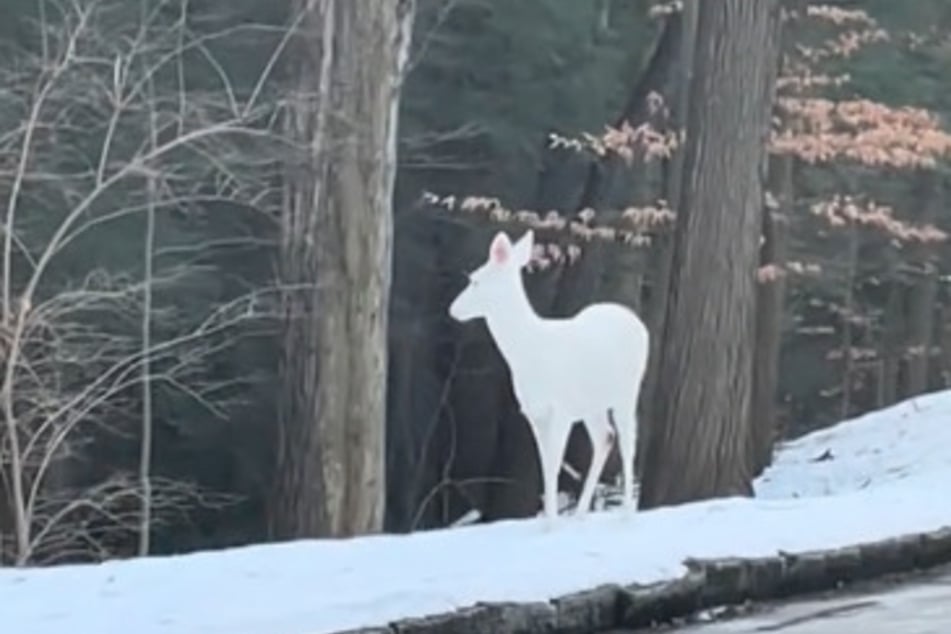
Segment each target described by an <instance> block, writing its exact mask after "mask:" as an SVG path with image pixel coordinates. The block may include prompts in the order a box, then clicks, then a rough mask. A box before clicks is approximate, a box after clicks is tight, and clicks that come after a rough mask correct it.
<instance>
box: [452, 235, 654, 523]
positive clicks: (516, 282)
mask: <svg viewBox="0 0 951 634" xmlns="http://www.w3.org/2000/svg"><path fill="white" fill-rule="evenodd" d="M533 242H534V235H533V233H532V231H531V230H529V231H528V232H526V233H525V235H524V236H522V238H521V239H520V240H519V241H518V242H517V243H515V244H514V245H513V244H512V243H511V241H509V238H508V236H507V235H506V234H505V233H504V232H501V231H500V232H499V233H498V234H496V236H495V239H493V240H492V245H491V246H490V247H489V257H488V260H487V261H486V262H485V264H483V265H482V266H481V267H479V268H478V269H476V270H475V271H473V272H472V273H471V274H470V275H469V285H468V286H467V287H466V288H465V289H464V290H463V291H462V292H461V293H460V294H459V296H458V297H456V299H455V301H453V302H452V305H451V306H450V307H449V314H450V315H451V316H452V317H453V319H456V320H457V321H460V322H464V321H469V320H471V319H476V318H479V317H483V318H485V321H486V325H487V326H488V328H489V332H490V333H491V334H492V337H493V338H494V339H495V342H496V344H497V345H498V347H499V350H500V351H501V352H502V356H504V357H505V361H506V362H507V363H508V366H509V370H510V371H511V375H512V386H513V388H514V390H515V397H516V398H517V399H518V403H519V405H520V407H521V409H522V413H523V414H524V415H525V417H526V418H527V419H528V422H529V424H530V425H531V428H532V432H533V434H534V436H535V442H536V444H537V447H538V454H539V458H540V461H541V468H542V485H543V488H544V496H543V507H544V512H545V515H546V516H548V518H549V519H551V518H553V517H554V516H556V515H557V514H558V507H557V498H558V474H559V472H560V471H561V464H562V457H563V455H564V452H565V445H566V444H567V442H568V435H569V433H570V432H571V428H572V427H573V426H574V424H575V423H576V422H577V421H579V420H581V421H584V425H585V427H586V428H587V430H588V434H589V436H590V437H591V445H592V448H593V452H592V457H591V468H590V470H589V471H588V475H587V478H586V479H585V483H584V487H583V488H582V491H581V497H580V498H579V500H578V509H577V513H579V514H584V513H587V511H588V509H589V508H590V506H591V499H592V496H593V495H594V489H595V486H596V485H597V483H598V480H599V479H600V477H601V471H602V470H603V468H604V463H605V460H607V457H608V453H609V451H610V449H611V445H612V443H613V442H614V440H615V436H617V440H618V442H619V445H618V448H619V450H620V455H621V461H622V463H623V464H622V467H623V475H624V505H625V506H626V507H628V508H629V507H630V505H631V503H632V501H633V497H634V450H635V447H636V445H637V398H638V393H639V392H640V388H641V380H642V378H643V376H644V370H645V369H646V367H647V353H648V334H647V328H645V327H644V324H643V322H641V320H640V319H639V318H638V317H637V315H635V314H634V312H633V311H631V310H630V309H628V308H627V307H625V306H622V305H620V304H613V303H599V304H592V305H591V306H588V307H587V308H585V309H584V310H582V311H580V312H579V313H577V314H576V315H575V316H573V317H570V318H567V319H547V318H544V317H541V316H539V315H538V314H537V313H536V312H535V310H534V309H533V308H532V305H531V304H530V303H529V301H528V296H527V295H526V294H525V287H524V286H523V284H522V273H521V270H522V267H524V266H525V265H526V264H528V262H529V260H531V257H532V249H533Z"/></svg>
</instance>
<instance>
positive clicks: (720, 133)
mask: <svg viewBox="0 0 951 634" xmlns="http://www.w3.org/2000/svg"><path fill="white" fill-rule="evenodd" d="M699 5H700V7H699V10H700V12H699V16H698V23H697V35H696V37H697V41H696V47H695V57H694V70H693V73H694V74H693V78H692V81H691V94H690V99H689V109H688V114H687V130H686V141H685V142H686V147H685V150H684V152H685V155H684V171H683V179H684V180H683V183H682V189H681V196H680V198H679V206H678V207H679V208H678V209H677V225H676V230H675V237H674V245H673V249H674V251H673V260H672V267H671V276H670V280H669V284H670V288H669V299H668V302H669V303H668V310H667V311H666V315H667V317H666V321H665V324H664V327H663V330H662V332H658V333H654V336H655V337H660V338H661V344H660V359H659V361H658V366H657V369H658V375H657V378H658V381H659V385H658V388H657V390H656V391H655V393H654V394H655V398H656V399H657V402H656V403H655V410H654V411H655V415H656V418H655V420H654V421H653V425H652V428H653V429H652V433H651V435H650V436H651V437H650V441H649V442H650V447H649V450H648V452H647V455H646V456H645V458H646V459H645V468H644V481H643V485H642V488H641V498H640V504H641V506H642V507H644V508H649V507H653V506H658V505H662V504H672V503H679V502H685V501H690V500H696V499H702V498H708V497H714V496H718V495H725V494H726V495H729V494H749V493H751V490H752V489H751V478H750V471H749V461H748V456H747V451H748V447H749V443H748V433H749V429H748V412H749V406H750V396H751V385H752V371H753V343H754V341H753V337H752V333H753V331H754V323H755V320H754V317H755V295H756V286H755V272H756V269H757V265H758V245H759V238H760V217H761V208H762V204H763V188H762V179H763V176H764V171H765V170H764V167H765V159H766V148H767V141H768V133H769V121H770V116H769V115H770V111H771V107H772V99H773V92H774V85H775V75H776V68H777V55H778V43H777V39H778V37H777V36H778V29H779V24H780V22H779V4H778V2H776V1H774V0H762V1H760V2H746V1H744V0H704V1H703V2H700V3H699Z"/></svg>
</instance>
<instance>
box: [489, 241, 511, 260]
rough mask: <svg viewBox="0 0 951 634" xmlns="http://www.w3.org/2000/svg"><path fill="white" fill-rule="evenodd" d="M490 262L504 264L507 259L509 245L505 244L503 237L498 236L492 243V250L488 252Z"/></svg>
mask: <svg viewBox="0 0 951 634" xmlns="http://www.w3.org/2000/svg"><path fill="white" fill-rule="evenodd" d="M489 255H490V257H491V258H492V261H493V262H495V263H496V264H505V263H506V262H507V261H508V259H509V245H507V244H506V243H505V237H504V236H502V235H499V236H498V237H496V238H495V240H493V241H492V248H491V249H490V250H489Z"/></svg>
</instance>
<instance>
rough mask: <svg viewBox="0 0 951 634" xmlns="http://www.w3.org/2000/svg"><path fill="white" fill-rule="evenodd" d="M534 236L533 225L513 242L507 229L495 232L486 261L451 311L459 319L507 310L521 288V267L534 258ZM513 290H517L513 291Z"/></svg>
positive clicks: (484, 315) (471, 278) (470, 276)
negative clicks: (506, 232)
mask: <svg viewBox="0 0 951 634" xmlns="http://www.w3.org/2000/svg"><path fill="white" fill-rule="evenodd" d="M534 241H535V236H534V233H533V232H532V230H531V229H529V230H528V231H526V232H525V235H523V236H522V237H521V238H520V239H519V241H518V242H516V243H515V244H512V242H511V241H510V240H509V237H508V236H507V235H506V234H505V232H504V231H500V232H498V233H497V234H495V238H494V239H493V240H492V244H491V245H490V246H489V257H488V258H487V259H486V261H485V263H484V264H483V265H482V266H480V267H479V268H477V269H476V270H475V271H473V272H472V273H470V274H469V285H468V286H466V287H465V288H464V289H463V290H462V292H461V293H459V296H458V297H456V299H455V301H453V302H452V305H451V306H449V314H450V315H451V316H452V318H453V319H455V320H456V321H469V320H470V319H477V318H479V317H486V316H488V315H489V313H491V312H492V311H496V310H505V308H506V307H507V306H509V305H511V302H512V301H513V300H515V299H516V298H517V297H518V294H519V293H521V292H522V290H521V288H522V286H521V284H522V277H521V271H522V267H524V266H525V265H526V264H528V262H529V260H531V259H532V247H533V246H534ZM513 292H515V293H516V294H515V295H513Z"/></svg>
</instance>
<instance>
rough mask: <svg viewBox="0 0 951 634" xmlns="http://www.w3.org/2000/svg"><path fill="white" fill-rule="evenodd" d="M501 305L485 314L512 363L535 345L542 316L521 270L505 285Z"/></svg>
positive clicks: (501, 349) (489, 326)
mask: <svg viewBox="0 0 951 634" xmlns="http://www.w3.org/2000/svg"><path fill="white" fill-rule="evenodd" d="M500 299H501V300H502V301H500V303H499V305H498V309H497V310H494V311H492V312H490V313H489V314H488V315H487V316H486V325H487V326H488V328H489V332H490V333H492V338H493V339H495V343H496V345H498V347H499V350H500V351H501V352H502V356H504V357H505V359H506V361H508V363H509V365H510V366H511V365H512V363H513V362H516V363H517V361H518V358H519V355H520V353H521V352H523V351H525V350H530V349H532V348H533V347H535V346H536V345H537V344H538V342H537V341H534V339H535V338H536V335H537V333H538V332H539V326H540V325H541V321H542V318H541V317H539V316H538V313H536V312H535V309H534V308H532V304H531V302H529V301H528V295H527V294H526V292H525V286H524V285H523V284H522V276H521V273H519V275H518V276H517V277H515V278H513V279H512V281H511V283H510V284H506V285H505V286H503V291H502V293H501V296H500Z"/></svg>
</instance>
